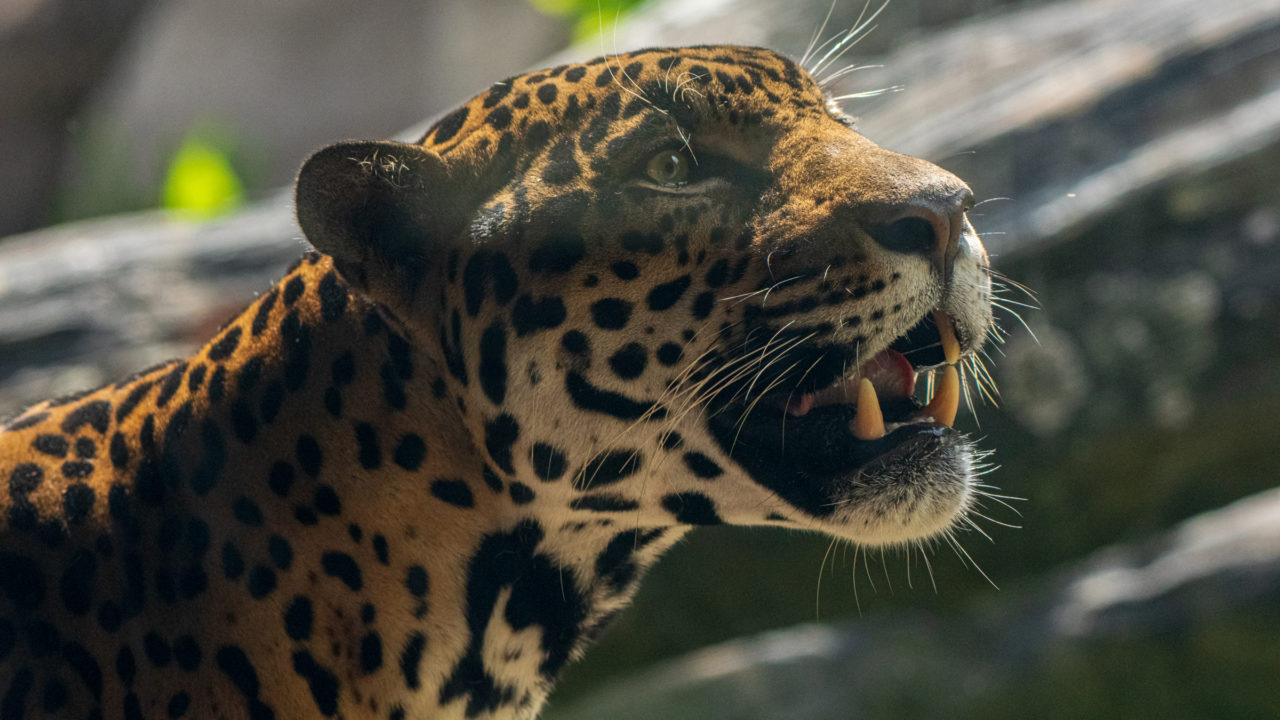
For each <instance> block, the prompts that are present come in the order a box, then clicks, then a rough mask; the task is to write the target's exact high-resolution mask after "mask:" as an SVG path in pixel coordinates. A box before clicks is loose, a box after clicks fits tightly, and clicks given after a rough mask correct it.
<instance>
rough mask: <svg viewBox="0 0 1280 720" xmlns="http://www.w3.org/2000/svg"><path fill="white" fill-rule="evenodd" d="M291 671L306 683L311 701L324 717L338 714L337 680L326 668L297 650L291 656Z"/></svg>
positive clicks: (304, 652)
mask: <svg viewBox="0 0 1280 720" xmlns="http://www.w3.org/2000/svg"><path fill="white" fill-rule="evenodd" d="M293 671H294V672H295V673H297V674H298V676H299V677H301V678H303V679H304V680H306V681H307V687H308V688H309V689H310V690H311V699H312V700H315V703H316V708H317V709H319V710H320V714H321V715H324V716H325V717H332V716H333V715H334V714H335V713H336V712H338V678H337V676H336V675H334V674H333V673H332V672H331V671H330V670H329V669H328V668H326V667H324V666H323V665H321V664H320V663H318V662H316V659H315V658H314V657H312V655H311V653H309V652H307V651H306V650H298V651H297V652H295V653H294V654H293Z"/></svg>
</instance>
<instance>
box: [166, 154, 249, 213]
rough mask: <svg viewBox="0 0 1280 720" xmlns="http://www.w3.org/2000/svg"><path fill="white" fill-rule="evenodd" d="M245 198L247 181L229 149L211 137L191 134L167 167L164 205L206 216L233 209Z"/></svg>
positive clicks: (179, 210)
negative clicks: (234, 166) (245, 181)
mask: <svg viewBox="0 0 1280 720" xmlns="http://www.w3.org/2000/svg"><path fill="white" fill-rule="evenodd" d="M243 201H244V183H243V182H242V181H241V180H240V176H239V175H237V174H236V171H235V169H234V168H233V167H232V165H231V159H230V155H229V153H228V151H227V150H226V149H224V147H223V146H220V145H219V144H218V143H217V142H216V141H215V140H213V139H211V138H210V137H207V136H206V137H202V136H201V135H200V134H199V133H191V134H189V135H188V136H187V138H186V139H185V140H184V141H183V143H182V145H181V146H180V147H179V148H178V151H177V152H176V153H174V156H173V159H172V160H170V162H169V166H168V168H167V169H166V172H165V179H164V185H163V187H162V188H161V205H162V206H163V207H164V208H166V209H169V210H175V211H178V212H180V213H182V214H184V215H189V216H192V217H196V218H205V217H212V216H214V215H220V214H222V213H225V212H229V211H231V210H234V209H236V208H237V207H239V206H240V204H241V203H242V202H243Z"/></svg>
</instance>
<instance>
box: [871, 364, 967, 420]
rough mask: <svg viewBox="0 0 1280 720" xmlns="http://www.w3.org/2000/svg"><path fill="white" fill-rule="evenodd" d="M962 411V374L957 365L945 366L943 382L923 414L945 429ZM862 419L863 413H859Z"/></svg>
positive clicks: (939, 383)
mask: <svg viewBox="0 0 1280 720" xmlns="http://www.w3.org/2000/svg"><path fill="white" fill-rule="evenodd" d="M959 410H960V373H959V372H958V371H957V370H956V366H955V365H944V366H943V368H942V380H941V381H939V382H938V387H937V389H936V390H934V392H933V399H932V400H930V401H929V404H928V405H925V406H924V410H922V411H921V414H923V415H927V416H929V417H931V418H933V421H934V422H935V423H937V424H938V425H942V426H944V427H951V426H952V425H953V424H954V423H955V421H956V413H957V412H958V411H959ZM858 415H859V417H861V415H862V413H861V412H859V413H858Z"/></svg>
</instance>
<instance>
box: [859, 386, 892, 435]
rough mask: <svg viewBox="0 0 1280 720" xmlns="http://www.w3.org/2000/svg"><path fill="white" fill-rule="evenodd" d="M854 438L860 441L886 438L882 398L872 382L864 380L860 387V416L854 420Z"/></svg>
mask: <svg viewBox="0 0 1280 720" xmlns="http://www.w3.org/2000/svg"><path fill="white" fill-rule="evenodd" d="M853 436H854V437H856V438H858V439H859V440H879V439H880V438H882V437H884V415H883V414H882V413H881V412H880V398H878V397H876V388H875V386H874V385H872V384H871V381H870V380H868V379H866V378H862V382H861V383H859V385H858V416H857V417H855V418H854V419H853Z"/></svg>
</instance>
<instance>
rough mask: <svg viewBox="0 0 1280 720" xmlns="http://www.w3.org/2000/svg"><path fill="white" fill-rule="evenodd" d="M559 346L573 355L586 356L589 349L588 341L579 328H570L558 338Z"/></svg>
mask: <svg viewBox="0 0 1280 720" xmlns="http://www.w3.org/2000/svg"><path fill="white" fill-rule="evenodd" d="M560 346H561V347H563V348H564V349H565V350H567V351H568V352H570V353H572V354H574V355H582V356H586V355H587V354H588V353H589V352H590V351H591V346H590V341H588V340H587V336H586V335H585V334H584V333H582V331H580V330H570V331H569V332H567V333H565V334H564V337H562V338H560Z"/></svg>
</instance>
